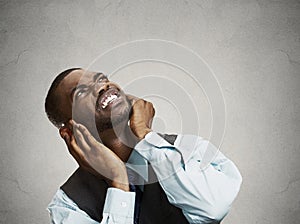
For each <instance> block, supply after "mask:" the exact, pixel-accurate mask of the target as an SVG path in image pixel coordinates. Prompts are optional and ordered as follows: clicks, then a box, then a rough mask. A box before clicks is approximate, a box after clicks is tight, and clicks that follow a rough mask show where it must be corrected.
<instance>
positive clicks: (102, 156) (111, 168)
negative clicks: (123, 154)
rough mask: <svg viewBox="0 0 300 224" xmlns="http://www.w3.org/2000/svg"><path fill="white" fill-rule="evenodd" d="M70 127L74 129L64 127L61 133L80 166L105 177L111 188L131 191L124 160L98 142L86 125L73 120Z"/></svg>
mask: <svg viewBox="0 0 300 224" xmlns="http://www.w3.org/2000/svg"><path fill="white" fill-rule="evenodd" d="M69 127H72V128H67V127H63V128H60V130H59V132H60V135H61V137H62V138H63V139H64V140H65V142H66V145H67V147H68V149H69V152H70V153H71V155H72V156H73V157H74V159H75V160H76V161H77V163H78V164H79V166H81V167H82V168H84V169H86V170H87V171H89V172H90V173H93V174H94V175H96V176H102V177H104V178H105V179H106V181H107V182H108V184H109V185H110V186H112V187H116V188H119V189H121V190H124V191H129V183H128V176H127V172H126V167H125V164H124V163H123V162H122V160H121V159H120V158H119V157H118V156H117V155H116V154H115V153H114V152H113V151H111V150H110V149H109V148H107V147H106V146H105V145H103V144H101V143H100V142H98V141H97V140H96V139H95V138H94V137H93V136H92V134H91V133H90V132H89V131H88V129H87V128H86V127H85V126H84V125H82V124H78V123H76V122H75V121H73V120H71V121H70V122H69ZM72 129H73V131H72Z"/></svg>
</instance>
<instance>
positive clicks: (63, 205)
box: [48, 132, 242, 224]
mask: <svg viewBox="0 0 300 224" xmlns="http://www.w3.org/2000/svg"><path fill="white" fill-rule="evenodd" d="M206 153H210V154H211V155H214V157H213V160H212V161H210V163H209V164H208V166H206V167H205V169H203V168H201V166H200V164H201V161H202V158H203V157H204V154H206ZM147 161H148V162H150V164H151V165H152V167H153V170H154V172H155V174H156V175H157V177H158V180H159V183H160V185H161V187H162V188H163V190H164V191H165V193H166V195H167V197H168V200H169V202H170V203H171V204H173V205H174V206H176V207H178V208H180V209H182V212H183V214H184V216H185V217H186V219H187V220H188V221H189V223H218V222H219V221H220V220H222V219H223V218H224V217H225V215H226V214H227V213H228V211H229V209H230V206H231V204H232V202H233V201H234V199H235V198H236V196H237V194H238V192H239V189H240V185H241V183H242V177H241V175H240V173H239V171H238V169H237V167H236V166H235V165H234V163H233V162H232V161H231V160H229V159H228V158H226V157H225V156H224V155H223V154H222V153H221V152H219V151H218V150H217V149H216V147H215V146H213V145H212V144H211V143H210V142H209V141H207V140H204V139H203V138H201V137H198V136H194V135H178V136H177V138H176V140H175V142H174V145H171V144H170V143H168V142H167V141H166V140H164V139H163V138H162V137H161V136H159V135H158V134H157V133H155V132H150V133H148V134H147V135H146V136H145V138H144V139H143V140H141V141H140V142H139V143H138V144H137V145H136V146H135V150H134V151H133V152H132V154H131V155H130V158H129V160H128V162H127V167H129V168H130V169H132V170H134V171H136V172H137V173H138V174H139V175H141V176H142V177H143V178H144V180H147V179H148V168H147ZM144 180H139V181H144ZM140 183H141V182H139V184H140ZM134 201H135V193H134V192H124V191H122V190H119V189H116V188H109V189H108V191H107V195H106V200H105V204H104V209H103V219H102V221H101V224H116V223H122V224H133V219H134ZM48 210H49V212H50V216H51V221H52V223H54V224H58V223H60V224H71V223H72V224H74V223H80V224H96V223H98V222H96V221H94V220H92V219H91V218H90V217H89V216H88V215H87V214H86V213H85V212H84V211H82V210H80V209H79V208H78V206H77V205H76V204H75V203H74V202H73V201H72V200H71V199H70V198H68V196H67V195H66V194H65V193H64V192H63V191H62V190H61V189H59V190H58V191H57V193H56V194H55V196H54V198H53V199H52V201H51V203H50V204H49V206H48Z"/></svg>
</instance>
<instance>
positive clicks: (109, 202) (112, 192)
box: [103, 188, 135, 218]
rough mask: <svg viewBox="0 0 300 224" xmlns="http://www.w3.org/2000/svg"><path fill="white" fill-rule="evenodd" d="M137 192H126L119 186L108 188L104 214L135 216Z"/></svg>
mask: <svg viewBox="0 0 300 224" xmlns="http://www.w3.org/2000/svg"><path fill="white" fill-rule="evenodd" d="M134 202H135V192H126V191H123V190H120V189H117V188H108V189H107V193H106V198H105V204H104V208H103V214H104V213H107V214H112V215H118V216H122V217H128V218H130V217H134Z"/></svg>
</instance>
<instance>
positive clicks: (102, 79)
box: [97, 76, 108, 82]
mask: <svg viewBox="0 0 300 224" xmlns="http://www.w3.org/2000/svg"><path fill="white" fill-rule="evenodd" d="M107 80H108V79H107V77H106V76H101V77H99V78H98V80H97V82H107Z"/></svg>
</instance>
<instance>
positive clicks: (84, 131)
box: [78, 124, 102, 148]
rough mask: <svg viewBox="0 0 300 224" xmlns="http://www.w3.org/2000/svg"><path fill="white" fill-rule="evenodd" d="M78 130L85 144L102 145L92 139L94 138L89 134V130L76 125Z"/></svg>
mask: <svg viewBox="0 0 300 224" xmlns="http://www.w3.org/2000/svg"><path fill="white" fill-rule="evenodd" d="M78 130H79V131H80V132H81V133H82V134H83V136H84V138H85V140H86V141H87V144H89V145H90V146H95V145H96V144H98V145H102V144H101V143H100V142H98V141H97V140H96V139H95V138H94V136H93V135H92V134H91V133H90V132H89V130H88V129H87V128H86V127H85V126H84V125H82V124H78ZM92 148H93V147H92Z"/></svg>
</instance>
